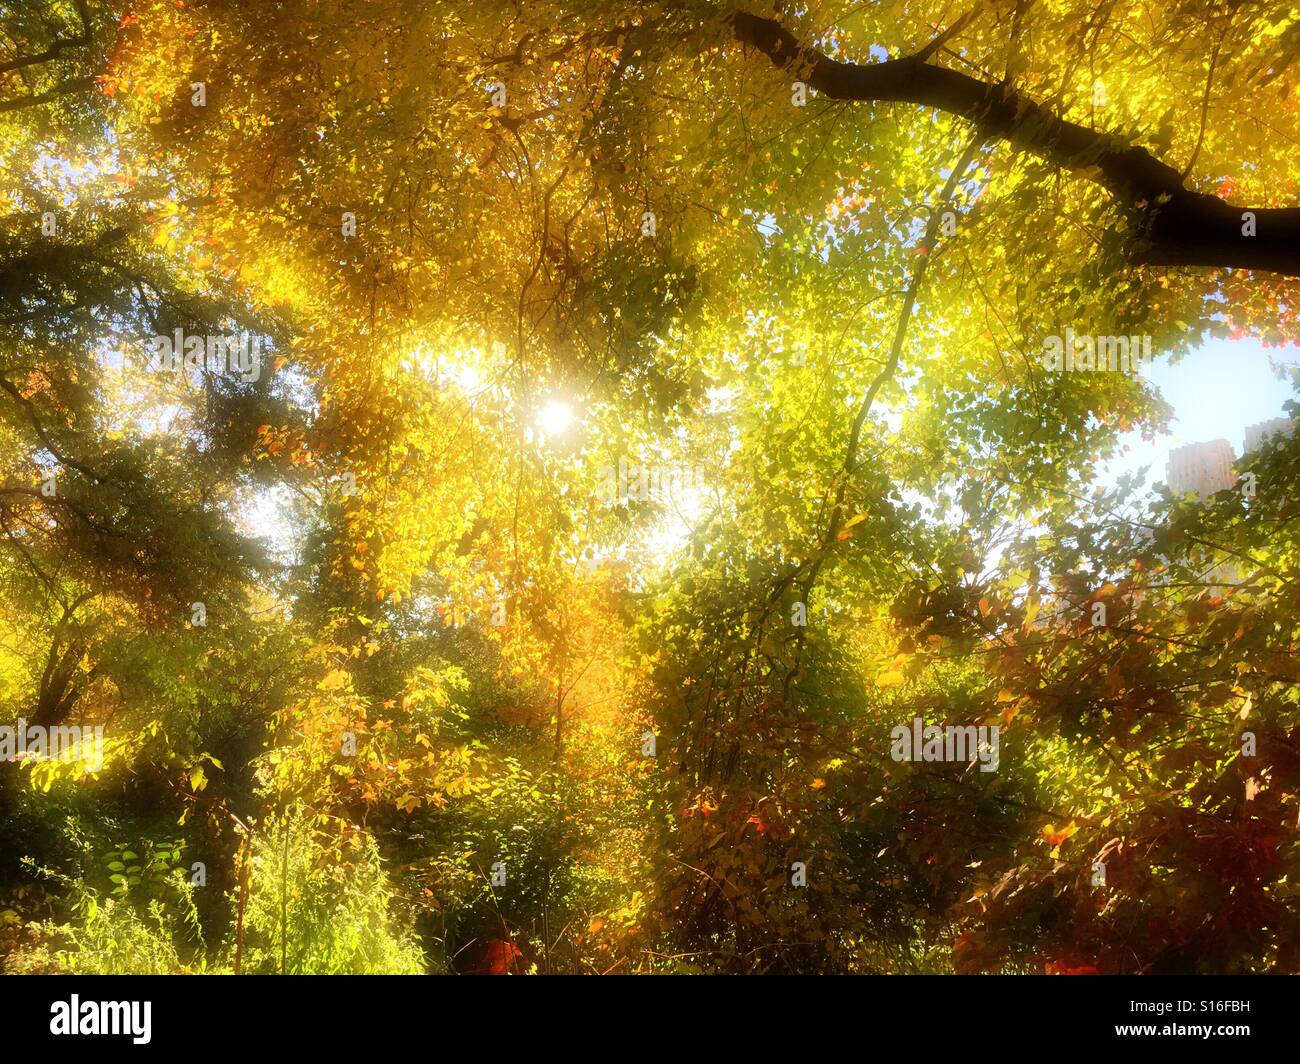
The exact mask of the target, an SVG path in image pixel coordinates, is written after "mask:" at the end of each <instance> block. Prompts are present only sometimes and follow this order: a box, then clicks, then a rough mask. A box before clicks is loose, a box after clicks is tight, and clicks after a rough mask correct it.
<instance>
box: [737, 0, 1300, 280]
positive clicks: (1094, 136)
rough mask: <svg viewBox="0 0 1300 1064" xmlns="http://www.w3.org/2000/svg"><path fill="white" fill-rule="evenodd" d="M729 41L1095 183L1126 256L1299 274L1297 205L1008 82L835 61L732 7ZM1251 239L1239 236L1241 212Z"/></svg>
mask: <svg viewBox="0 0 1300 1064" xmlns="http://www.w3.org/2000/svg"><path fill="white" fill-rule="evenodd" d="M733 27H734V32H735V35H736V38H737V39H738V40H740V41H741V42H742V43H744V44H748V45H751V46H752V47H754V48H757V49H758V50H759V51H761V52H763V53H764V54H765V55H767V56H768V58H770V59H771V60H772V62H773V63H774V64H776V66H777V67H778V68H780V69H782V70H786V71H789V72H790V73H791V74H792V75H793V76H795V77H797V78H799V79H800V80H802V81H804V82H806V83H807V84H808V85H809V86H810V87H812V88H814V89H816V90H817V91H818V92H820V93H822V94H823V95H825V96H828V97H830V98H831V99H834V100H863V101H894V102H899V103H914V104H919V105H921V106H924V107H933V108H935V109H936V110H939V111H944V112H946V113H948V114H953V115H958V116H960V117H962V118H965V119H966V120H968V121H970V122H972V123H973V124H974V125H975V126H976V128H977V129H978V130H979V131H980V132H981V133H982V134H983V135H984V136H985V137H986V138H989V139H994V138H996V139H1000V140H1004V141H1006V142H1007V143H1009V144H1012V145H1014V146H1016V147H1018V148H1023V149H1025V150H1027V151H1031V152H1034V153H1035V154H1038V155H1041V156H1043V157H1044V158H1046V159H1049V160H1051V161H1052V162H1054V163H1056V164H1058V165H1060V166H1062V167H1065V168H1067V169H1070V170H1074V171H1076V172H1078V173H1080V174H1082V175H1083V176H1084V177H1086V178H1088V179H1089V180H1091V181H1095V182H1096V183H1098V184H1100V185H1101V186H1102V187H1104V188H1105V189H1106V190H1107V191H1109V192H1110V193H1111V195H1112V196H1114V197H1115V199H1116V200H1117V201H1118V202H1119V203H1121V204H1123V205H1124V206H1125V207H1126V208H1128V209H1129V210H1130V212H1131V213H1132V215H1133V218H1134V221H1135V223H1136V226H1137V232H1138V233H1139V234H1140V235H1139V236H1138V237H1137V238H1136V239H1135V241H1134V243H1133V245H1132V247H1131V248H1130V258H1131V259H1132V260H1133V261H1134V262H1138V263H1146V264H1151V265H1162V266H1209V267H1235V268H1241V269H1251V270H1271V271H1274V272H1277V273H1282V274H1287V275H1289V276H1300V208H1298V207H1289V208H1265V207H1260V208H1245V207H1234V206H1232V205H1231V204H1228V203H1225V202H1224V201H1223V200H1221V199H1218V198H1216V197H1214V196H1208V195H1205V194H1202V193H1197V192H1192V191H1190V190H1189V189H1187V188H1185V187H1184V186H1183V179H1182V175H1181V174H1179V172H1178V171H1177V170H1175V169H1174V168H1173V167H1172V166H1169V165H1168V164H1167V163H1164V162H1162V161H1161V160H1159V159H1157V158H1156V157H1155V156H1153V155H1152V154H1151V153H1150V152H1148V151H1147V150H1146V149H1145V148H1140V147H1135V146H1133V145H1130V144H1127V143H1125V142H1124V141H1123V140H1121V139H1120V138H1118V137H1115V136H1112V135H1110V134H1107V133H1099V132H1097V131H1096V130H1092V129H1088V128H1087V127H1086V126H1081V125H1078V124H1077V123H1075V122H1069V121H1066V120H1065V119H1063V118H1060V117H1059V116H1057V115H1055V114H1053V113H1052V112H1050V111H1049V110H1047V109H1046V108H1045V107H1043V106H1042V105H1040V104H1038V103H1036V102H1034V101H1033V100H1029V99H1027V98H1026V97H1024V96H1022V95H1021V94H1019V93H1018V92H1016V91H1015V90H1014V89H1012V88H1011V87H1010V86H1009V85H1006V84H992V83H989V82H985V81H980V80H979V79H978V78H973V77H971V76H969V75H967V74H963V73H961V72H959V71H956V70H950V69H948V68H946V67H940V66H932V65H930V64H929V63H927V62H925V61H924V59H922V58H921V57H919V56H910V57H907V58H903V59H891V60H889V61H887V62H884V63H870V64H866V65H860V64H857V63H841V62H838V61H837V60H834V59H830V58H828V57H827V56H825V55H823V54H822V53H821V52H818V51H816V50H815V49H812V48H805V47H803V46H802V45H801V44H800V43H799V41H798V40H797V39H796V38H795V37H794V35H793V34H792V33H790V32H789V31H788V30H787V29H785V28H784V27H783V26H782V25H781V24H780V23H779V22H777V21H776V20H774V19H769V18H762V17H760V16H758V15H750V14H746V13H745V12H738V13H737V14H736V15H735V17H734V20H733ZM1246 210H1249V211H1251V213H1252V214H1254V216H1255V232H1256V235H1255V236H1245V235H1243V233H1242V228H1243V219H1242V214H1243V212H1244V211H1246Z"/></svg>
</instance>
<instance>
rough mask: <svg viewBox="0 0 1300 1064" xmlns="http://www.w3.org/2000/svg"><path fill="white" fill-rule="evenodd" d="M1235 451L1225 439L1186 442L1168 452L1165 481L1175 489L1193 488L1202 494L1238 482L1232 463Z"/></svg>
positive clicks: (1185, 489) (1222, 488) (1210, 492)
mask: <svg viewBox="0 0 1300 1064" xmlns="http://www.w3.org/2000/svg"><path fill="white" fill-rule="evenodd" d="M1236 460H1237V455H1236V453H1235V452H1234V451H1233V449H1232V444H1230V443H1229V442H1228V441H1227V440H1210V441H1209V442H1208V443H1189V444H1187V445H1186V446H1185V447H1175V448H1174V449H1173V450H1172V451H1170V452H1169V462H1168V465H1167V466H1166V467H1165V483H1166V484H1168V485H1169V486H1170V487H1171V488H1172V489H1173V490H1174V491H1180V492H1186V491H1194V492H1196V494H1198V495H1200V496H1202V497H1204V496H1206V495H1213V494H1214V493H1215V492H1216V491H1223V490H1224V489H1225V488H1230V487H1232V486H1233V485H1234V484H1235V483H1236V482H1237V474H1236V473H1234V472H1233V470H1232V464H1233V462H1235V461H1236Z"/></svg>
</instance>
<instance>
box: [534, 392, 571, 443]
mask: <svg viewBox="0 0 1300 1064" xmlns="http://www.w3.org/2000/svg"><path fill="white" fill-rule="evenodd" d="M534 424H535V425H536V426H537V428H538V429H540V430H541V432H542V435H543V436H545V437H546V438H547V439H550V438H552V437H555V436H563V435H564V434H565V432H567V431H568V429H569V426H570V425H572V424H573V410H572V409H571V408H570V407H569V404H568V403H564V402H561V401H560V400H558V399H552V400H551V401H550V402H549V403H547V404H546V405H545V406H544V407H542V409H541V410H539V411H538V412H537V418H536V420H535V421H534Z"/></svg>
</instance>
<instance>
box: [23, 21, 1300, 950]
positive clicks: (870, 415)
mask: <svg viewBox="0 0 1300 1064" xmlns="http://www.w3.org/2000/svg"><path fill="white" fill-rule="evenodd" d="M1298 54H1300V13H1298V12H1297V11H1296V10H1295V9H1294V7H1293V5H1292V4H1290V3H1276V2H1269V0H1258V2H1256V0H1234V2H1232V3H1227V4H1220V3H1208V2H1204V0H1164V2H1161V3H1149V2H1137V3H1134V4H1131V5H1127V6H1125V5H1119V4H1115V3H1114V2H1113V0H1100V2H1098V0H990V2H986V3H972V4H970V5H964V4H962V3H947V2H945V3H937V2H936V3H928V4H916V3H903V2H898V0H883V2H880V3H874V4H862V3H854V2H849V0H811V2H808V3H805V4H800V5H791V4H785V3H777V4H775V5H771V4H768V5H764V4H760V3H753V4H746V3H736V2H734V0H732V2H727V0H662V2H660V0H649V2H646V0H611V2H608V3H600V4H596V3H590V2H585V3H578V2H572V0H544V2H536V3H528V4H522V3H518V2H514V0H476V2H474V3H472V4H466V3H455V4H453V3H446V2H433V3H428V4H411V3H408V2H405V0H369V2H367V3H365V4H357V3H348V2H344V0H312V2H310V3H309V2H306V0H279V2H276V3H271V4H268V3H265V2H254V0H184V2H181V0H111V2H101V0H39V2H34V3H31V4H28V5H24V6H22V7H19V8H16V9H15V8H9V9H6V10H5V11H4V12H3V13H2V14H0V204H2V205H3V209H2V211H0V213H2V214H3V218H2V219H0V603H2V608H0V724H4V725H6V726H9V727H10V730H11V731H12V730H13V729H14V728H16V727H20V726H21V722H25V723H26V724H27V725H28V726H29V727H30V726H37V727H40V728H42V729H46V730H49V729H57V728H64V727H70V726H74V725H75V726H77V727H79V728H82V729H93V728H97V727H102V729H103V736H104V742H103V749H102V758H100V759H98V760H97V761H95V762H94V763H91V762H89V761H88V760H87V758H86V757H84V756H81V755H82V754H84V752H85V751H84V750H80V751H73V752H72V753H71V754H68V755H67V756H62V757H58V756H53V755H52V754H47V756H24V755H22V754H21V753H19V752H17V751H14V752H13V757H12V760H9V761H3V760H0V836H2V837H3V838H2V841H3V844H2V845H0V964H3V965H4V966H5V967H6V968H8V969H10V970H17V971H47V970H63V971H197V970H221V971H237V972H252V971H264V972H380V971H384V972H393V971H403V972H405V971H432V972H451V971H458V972H471V971H483V972H492V973H503V972H507V971H518V972H523V971H538V972H545V973H550V972H592V973H606V972H620V973H632V972H644V973H659V972H740V973H777V972H921V971H925V972H940V971H961V972H975V971H996V972H1043V971H1047V972H1084V971H1099V972H1107V973H1119V972H1193V971H1277V972H1295V971H1297V970H1300V921H1298V919H1297V903H1298V899H1297V894H1296V883H1297V876H1300V848H1298V846H1297V834H1296V832H1297V826H1298V825H1300V713H1298V712H1297V698H1298V697H1300V683H1297V681H1300V660H1298V659H1297V650H1298V645H1297V640H1298V639H1300V631H1298V625H1300V539H1298V538H1297V537H1298V536H1300V526H1298V525H1297V523H1296V521H1295V517H1296V515H1297V514H1298V513H1300V489H1298V488H1297V479H1296V477H1297V472H1300V442H1297V441H1295V440H1293V439H1292V438H1291V437H1290V436H1288V435H1285V434H1282V435H1278V436H1276V437H1275V438H1273V439H1272V440H1270V441H1269V442H1267V443H1266V444H1264V445H1263V446H1262V447H1260V448H1259V449H1257V450H1256V451H1253V452H1252V453H1251V454H1250V455H1248V456H1247V457H1246V458H1244V459H1243V460H1242V462H1241V463H1239V464H1238V467H1237V469H1236V470H1235V473H1234V475H1240V477H1241V479H1240V480H1238V481H1236V482H1235V483H1233V484H1232V485H1231V486H1229V487H1225V488H1224V489H1223V490H1221V491H1219V492H1217V493H1213V494H1208V493H1207V494H1206V495H1205V496H1196V495H1191V496H1189V495H1186V494H1180V493H1177V492H1173V491H1171V490H1170V489H1168V488H1163V487H1162V488H1161V489H1160V490H1159V491H1156V492H1154V493H1152V492H1147V491H1145V490H1143V489H1142V488H1141V486H1140V485H1139V484H1138V483H1137V482H1136V481H1135V480H1133V479H1132V478H1127V477H1126V478H1120V479H1119V481H1118V482H1113V481H1111V480H1108V479H1106V478H1105V477H1102V476H1100V470H1101V467H1102V465H1103V464H1104V463H1105V462H1106V461H1107V460H1108V459H1110V458H1113V457H1115V456H1116V454H1117V453H1118V450H1119V448H1120V446H1121V436H1123V435H1124V434H1126V433H1130V432H1134V431H1141V432H1144V433H1146V434H1148V435H1154V434H1156V433H1159V432H1161V431H1163V430H1164V429H1165V428H1166V427H1167V426H1168V422H1169V417H1170V408H1169V407H1168V406H1167V405H1166V403H1165V402H1164V401H1163V400H1162V398H1161V396H1160V395H1159V394H1158V392H1157V391H1156V390H1155V389H1154V388H1153V387H1152V386H1151V384H1150V383H1149V381H1148V380H1147V379H1146V378H1145V377H1144V376H1143V375H1142V374H1140V373H1126V372H1122V371H1119V372H1102V371H1101V369H1100V367H1101V363H1102V362H1103V361H1104V359H1103V357H1102V354H1101V352H1102V343H1101V342H1102V341H1106V342H1109V343H1110V344H1111V351H1112V357H1113V352H1114V350H1115V347H1114V345H1115V343H1116V342H1117V341H1116V338H1120V339H1122V340H1124V341H1125V345H1124V348H1123V349H1124V351H1126V352H1129V353H1132V354H1134V355H1136V352H1137V351H1138V350H1139V349H1141V347H1142V345H1143V344H1145V345H1146V346H1147V348H1148V349H1149V350H1151V351H1152V352H1153V357H1154V359H1155V360H1157V361H1159V362H1166V361H1173V362H1177V360H1179V359H1180V358H1181V357H1182V356H1183V355H1185V354H1186V353H1187V352H1189V351H1192V350H1194V349H1196V348H1198V347H1199V346H1201V345H1202V344H1204V343H1205V342H1207V341H1208V340H1211V339H1223V338H1241V337H1252V338H1257V339H1259V340H1262V341H1263V342H1264V343H1265V344H1267V345H1268V346H1270V347H1278V348H1282V347H1285V346H1289V345H1292V344H1294V343H1296V342H1297V340H1300V323H1298V322H1297V318H1296V301H1297V294H1298V292H1300V288H1298V287H1297V286H1298V285H1300V281H1298V280H1297V278H1300V187H1298V181H1297V179H1298V178H1300V170H1297V168H1296V165H1295V158H1296V147H1297V143H1298V140H1297V138H1300V63H1297V62H1296V57H1297V55H1298ZM1076 335H1077V336H1081V337H1087V338H1089V345H1090V346H1089V351H1090V355H1089V359H1088V363H1087V365H1088V366H1089V367H1092V366H1093V365H1094V362H1093V356H1094V355H1095V358H1096V360H1097V361H1096V366H1097V368H1096V369H1094V371H1092V372H1077V371H1076V372H1057V371H1054V370H1053V368H1052V367H1051V366H1050V365H1049V364H1048V363H1047V362H1046V361H1045V359H1044V352H1045V350H1050V348H1051V344H1052V342H1053V341H1056V343H1057V344H1060V343H1061V340H1060V338H1061V337H1063V336H1068V337H1069V338H1070V340H1069V341H1067V342H1071V341H1073V339H1074V338H1075V337H1076ZM191 339H196V340H197V345H196V346H195V345H191V344H189V343H188V342H187V341H189V340H191ZM1094 341H1096V342H1095V343H1094ZM169 354H170V355H174V361H172V362H171V363H167V362H166V357H167V356H168V355H169ZM214 354H215V356H216V358H215V360H214V357H213V356H214ZM1071 360H1073V352H1071ZM1111 368H1112V369H1114V366H1113V365H1112V367H1111ZM1099 618H1100V622H1099V620H1098V619H1099ZM917 718H920V719H921V720H922V721H923V722H924V724H926V725H933V726H936V727H940V728H943V727H951V728H956V729H968V728H969V729H984V731H981V732H979V734H980V735H986V734H988V729H991V728H996V729H997V731H996V732H993V733H992V734H994V735H995V736H997V737H998V739H997V740H995V741H1000V748H998V749H997V755H996V763H995V767H994V768H993V769H992V770H989V768H988V765H989V762H987V761H986V760H977V759H976V758H975V756H974V751H973V750H971V751H968V754H969V756H968V757H966V758H965V759H958V760H959V763H952V760H951V759H946V760H926V759H923V758H921V757H919V756H918V757H917V758H915V759H909V758H900V757H899V756H897V747H896V744H897V739H896V734H897V732H898V730H899V729H900V728H901V729H903V730H906V729H909V728H910V727H911V724H912V722H913V721H914V720H916V719H917ZM972 733H973V732H972ZM983 753H987V751H986V750H985V751H983ZM983 753H982V754H981V757H983Z"/></svg>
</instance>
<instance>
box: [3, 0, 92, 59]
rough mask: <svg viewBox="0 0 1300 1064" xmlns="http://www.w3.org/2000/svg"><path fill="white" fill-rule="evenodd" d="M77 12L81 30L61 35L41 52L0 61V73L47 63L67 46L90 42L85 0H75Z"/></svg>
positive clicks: (87, 11)
mask: <svg viewBox="0 0 1300 1064" xmlns="http://www.w3.org/2000/svg"><path fill="white" fill-rule="evenodd" d="M76 3H77V14H78V15H79V16H80V18H81V32H80V33H79V34H77V35H76V36H75V37H62V38H60V39H59V40H57V41H55V42H54V43H53V44H52V45H50V46H49V47H48V48H46V49H45V51H43V52H37V53H36V54H35V55H20V56H17V57H16V58H14V59H8V60H6V61H5V62H3V63H0V74H7V73H9V71H11V70H22V69H23V68H24V67H29V66H38V65H39V64H41V63H48V62H49V61H50V60H51V59H57V58H58V56H59V53H60V52H62V51H63V50H64V49H67V48H80V47H81V46H82V45H83V44H89V43H90V11H89V10H88V9H87V8H86V0H76Z"/></svg>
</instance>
